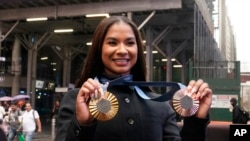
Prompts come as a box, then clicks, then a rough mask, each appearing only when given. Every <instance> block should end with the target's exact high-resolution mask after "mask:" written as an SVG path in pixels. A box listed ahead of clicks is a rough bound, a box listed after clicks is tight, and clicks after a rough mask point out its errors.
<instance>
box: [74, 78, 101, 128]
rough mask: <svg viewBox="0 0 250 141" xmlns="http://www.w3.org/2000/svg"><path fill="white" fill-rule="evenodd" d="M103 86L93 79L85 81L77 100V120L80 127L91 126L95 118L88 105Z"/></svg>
mask: <svg viewBox="0 0 250 141" xmlns="http://www.w3.org/2000/svg"><path fill="white" fill-rule="evenodd" d="M100 89H101V84H100V83H99V82H98V81H95V80H94V79H92V78H89V79H88V80H87V81H85V82H84V83H83V85H82V87H81V88H80V90H79V93H78V95H77V98H76V119H77V121H78V123H79V124H80V125H88V124H91V123H92V122H93V120H94V117H93V116H92V115H91V113H90V112H89V107H88V103H89V101H90V98H91V97H93V96H94V94H95V93H97V92H98V91H100Z"/></svg>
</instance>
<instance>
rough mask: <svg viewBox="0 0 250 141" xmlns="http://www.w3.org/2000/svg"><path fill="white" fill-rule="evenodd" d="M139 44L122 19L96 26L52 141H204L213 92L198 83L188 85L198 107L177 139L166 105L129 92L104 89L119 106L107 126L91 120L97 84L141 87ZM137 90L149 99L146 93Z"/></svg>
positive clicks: (133, 30)
mask: <svg viewBox="0 0 250 141" xmlns="http://www.w3.org/2000/svg"><path fill="white" fill-rule="evenodd" d="M141 41H142V40H141V36H140V33H139V31H138V30H137V27H136V25H135V24H134V23H133V22H132V21H130V20H129V19H127V18H126V17H122V16H115V17H110V18H107V19H104V20H103V21H102V22H101V23H100V24H99V25H98V26H97V28H96V31H95V33H94V36H93V41H92V47H90V49H89V52H88V56H87V58H86V61H85V64H84V67H83V69H82V73H81V76H80V77H79V80H78V83H77V85H76V86H77V87H78V88H79V89H75V90H72V91H70V92H69V93H68V94H66V95H65V96H64V98H63V100H62V101H61V107H60V109H59V114H58V122H57V123H58V124H57V125H58V126H57V134H56V141H63V140H64V141H72V140H74V141H80V140H87V141H101V140H108V141H118V140H119V141H125V140H126V141H127V140H128V141H166V140H168V141H169V140H175V141H176V140H189V141H191V140H192V141H194V140H197V141H198V140H199V141H202V140H205V130H206V126H207V124H208V123H209V119H208V111H209V109H210V105H211V97H212V91H211V89H210V88H209V87H208V84H207V83H204V82H203V81H202V80H198V81H190V82H189V85H188V86H187V91H189V92H192V93H193V97H194V98H195V99H197V100H199V101H200V104H199V109H198V111H197V113H196V114H195V115H194V116H192V117H189V118H185V119H184V126H183V128H182V131H181V133H180V129H179V127H178V126H177V124H176V120H175V116H176V114H175V112H174V111H173V109H172V108H171V106H170V105H169V103H168V102H155V101H151V100H144V99H142V98H140V97H139V96H138V95H137V94H136V91H134V89H130V87H129V86H110V87H108V88H107V90H108V91H109V92H112V93H113V94H114V95H115V96H116V98H117V99H118V102H119V111H118V113H117V114H116V115H115V116H114V117H113V118H112V119H111V120H107V121H98V120H96V119H95V118H94V117H93V116H92V115H91V113H90V111H89V107H88V105H89V101H90V97H93V96H94V94H95V93H96V91H98V90H99V89H100V88H101V84H104V83H105V82H106V81H108V82H109V81H110V82H112V81H115V80H117V78H120V77H121V76H122V77H124V76H127V75H132V76H133V81H146V78H145V76H146V63H145V60H144V55H143V44H142V42H141ZM95 78H97V79H98V80H99V81H96V80H94V79H95ZM104 81H105V82H104ZM142 89H143V91H144V92H145V93H149V89H145V88H142Z"/></svg>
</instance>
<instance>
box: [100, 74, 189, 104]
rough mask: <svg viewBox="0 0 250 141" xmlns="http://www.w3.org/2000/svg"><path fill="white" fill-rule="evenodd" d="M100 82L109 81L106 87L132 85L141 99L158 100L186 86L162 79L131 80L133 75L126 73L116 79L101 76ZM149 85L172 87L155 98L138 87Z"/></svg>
mask: <svg viewBox="0 0 250 141" xmlns="http://www.w3.org/2000/svg"><path fill="white" fill-rule="evenodd" d="M95 79H96V78H95ZM100 80H101V83H106V82H109V85H108V87H111V86H119V85H120V86H122V85H127V86H133V87H134V88H135V90H136V93H137V94H138V95H139V96H140V97H141V98H142V99H147V100H153V101H159V102H163V101H168V100H170V99H172V97H173V95H174V93H175V92H176V91H177V90H179V89H183V88H185V87H186V86H185V85H183V84H182V83H176V82H163V81H156V82H144V81H132V80H133V76H132V75H126V76H122V77H119V78H117V79H114V80H111V81H109V80H108V79H106V78H101V79H100ZM139 86H141V87H145V86H146V87H149V86H153V87H171V88H172V89H171V90H169V91H168V92H167V93H165V94H162V95H161V96H159V97H155V98H151V97H148V96H147V95H146V94H145V93H144V92H143V91H142V90H141V88H140V87H139Z"/></svg>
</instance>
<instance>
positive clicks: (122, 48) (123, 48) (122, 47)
mask: <svg viewBox="0 0 250 141" xmlns="http://www.w3.org/2000/svg"><path fill="white" fill-rule="evenodd" d="M117 50H118V51H119V52H127V48H126V45H125V44H123V43H121V44H119V46H118V48H117Z"/></svg>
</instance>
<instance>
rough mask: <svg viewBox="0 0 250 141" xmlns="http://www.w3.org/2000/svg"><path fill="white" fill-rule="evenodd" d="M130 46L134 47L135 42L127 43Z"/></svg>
mask: <svg viewBox="0 0 250 141" xmlns="http://www.w3.org/2000/svg"><path fill="white" fill-rule="evenodd" d="M127 44H128V46H133V45H134V44H135V41H129V42H127Z"/></svg>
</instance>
